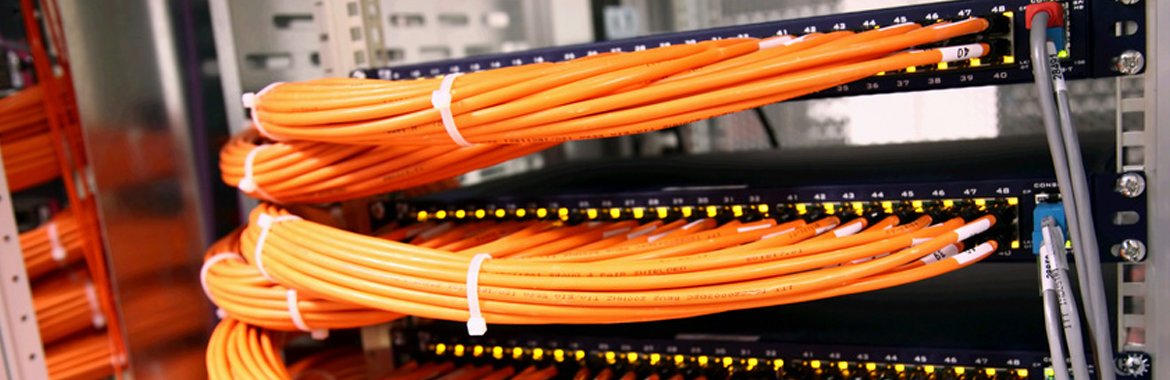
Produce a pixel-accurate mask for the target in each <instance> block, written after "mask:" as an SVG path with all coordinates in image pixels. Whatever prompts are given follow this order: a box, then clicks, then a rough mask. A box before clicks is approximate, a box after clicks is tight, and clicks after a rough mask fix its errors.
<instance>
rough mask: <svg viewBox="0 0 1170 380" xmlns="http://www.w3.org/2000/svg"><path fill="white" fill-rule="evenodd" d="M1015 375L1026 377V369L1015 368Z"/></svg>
mask: <svg viewBox="0 0 1170 380" xmlns="http://www.w3.org/2000/svg"><path fill="white" fill-rule="evenodd" d="M1016 375H1017V376H1019V377H1023V378H1027V377H1028V370H1026V369H1023V368H1020V369H1018V370H1016Z"/></svg>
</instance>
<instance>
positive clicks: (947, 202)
mask: <svg viewBox="0 0 1170 380" xmlns="http://www.w3.org/2000/svg"><path fill="white" fill-rule="evenodd" d="M943 207H955V201H952V200H950V199H947V200H945V201H943Z"/></svg>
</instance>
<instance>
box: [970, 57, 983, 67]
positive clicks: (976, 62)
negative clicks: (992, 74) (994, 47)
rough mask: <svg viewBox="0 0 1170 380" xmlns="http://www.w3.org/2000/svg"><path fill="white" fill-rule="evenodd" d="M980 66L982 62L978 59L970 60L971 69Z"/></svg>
mask: <svg viewBox="0 0 1170 380" xmlns="http://www.w3.org/2000/svg"><path fill="white" fill-rule="evenodd" d="M981 64H983V61H982V60H980V59H979V58H971V67H979V65H981Z"/></svg>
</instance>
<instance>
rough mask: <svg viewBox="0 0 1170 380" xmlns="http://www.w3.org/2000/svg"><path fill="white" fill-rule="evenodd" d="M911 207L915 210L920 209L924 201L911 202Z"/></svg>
mask: <svg viewBox="0 0 1170 380" xmlns="http://www.w3.org/2000/svg"><path fill="white" fill-rule="evenodd" d="M910 206H913V207H914V208H915V209H920V208H922V201H913V202H910Z"/></svg>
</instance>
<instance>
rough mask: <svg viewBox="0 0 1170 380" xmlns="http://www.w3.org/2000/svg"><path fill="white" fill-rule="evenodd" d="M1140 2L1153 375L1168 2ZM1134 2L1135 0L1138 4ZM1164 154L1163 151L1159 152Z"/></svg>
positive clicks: (1169, 137) (1159, 315)
mask: <svg viewBox="0 0 1170 380" xmlns="http://www.w3.org/2000/svg"><path fill="white" fill-rule="evenodd" d="M1143 3H1144V5H1145V7H1146V44H1147V47H1146V73H1145V79H1146V84H1145V99H1146V110H1145V112H1146V114H1145V141H1146V149H1144V154H1145V164H1146V174H1147V187H1146V188H1147V189H1148V191H1149V193H1148V199H1149V214H1148V218H1149V220H1148V224H1149V228H1150V234H1149V235H1150V241H1149V242H1148V244H1147V246H1148V248H1149V254H1148V255H1147V259H1146V269H1145V273H1144V274H1145V280H1146V281H1145V282H1146V289H1147V291H1148V296H1147V297H1146V300H1145V311H1146V328H1145V344H1146V350H1147V352H1149V353H1150V354H1151V355H1153V358H1154V363H1153V368H1152V369H1153V371H1154V374H1155V375H1154V376H1155V377H1156V378H1166V376H1167V375H1170V236H1167V232H1168V231H1170V152H1162V151H1161V150H1162V149H1170V114H1167V113H1170V94H1167V93H1166V91H1167V90H1170V45H1167V44H1168V43H1170V4H1168V3H1167V2H1165V1H1154V0H1149V1H1144V2H1143ZM1139 6H1140V5H1139ZM1162 153H1165V154H1162Z"/></svg>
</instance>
